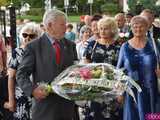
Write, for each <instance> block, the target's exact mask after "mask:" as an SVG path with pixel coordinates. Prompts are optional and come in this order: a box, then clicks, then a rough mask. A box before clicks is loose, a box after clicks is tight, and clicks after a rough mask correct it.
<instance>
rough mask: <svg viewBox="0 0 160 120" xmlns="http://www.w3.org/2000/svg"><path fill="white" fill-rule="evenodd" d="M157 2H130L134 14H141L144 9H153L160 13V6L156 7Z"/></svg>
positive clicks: (137, 0) (143, 0) (144, 0)
mask: <svg viewBox="0 0 160 120" xmlns="http://www.w3.org/2000/svg"><path fill="white" fill-rule="evenodd" d="M156 2H157V0H136V1H135V0H128V5H129V8H130V11H132V12H133V13H134V14H139V13H140V12H141V11H142V10H143V9H151V10H153V11H154V12H155V13H158V12H159V11H160V10H159V6H156Z"/></svg>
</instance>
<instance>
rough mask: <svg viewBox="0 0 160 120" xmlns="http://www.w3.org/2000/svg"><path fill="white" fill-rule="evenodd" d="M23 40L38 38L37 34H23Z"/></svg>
mask: <svg viewBox="0 0 160 120" xmlns="http://www.w3.org/2000/svg"><path fill="white" fill-rule="evenodd" d="M22 36H23V38H27V37H28V36H29V38H31V39H33V38H35V37H36V34H27V33H22Z"/></svg>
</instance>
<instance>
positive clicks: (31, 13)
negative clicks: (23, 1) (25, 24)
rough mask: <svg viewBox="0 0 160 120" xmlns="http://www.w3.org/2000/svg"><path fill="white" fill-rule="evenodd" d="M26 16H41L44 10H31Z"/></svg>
mask: <svg viewBox="0 0 160 120" xmlns="http://www.w3.org/2000/svg"><path fill="white" fill-rule="evenodd" d="M26 14H27V15H33V16H43V14H44V9H43V8H31V9H30V10H29V11H28V12H27V13H26Z"/></svg>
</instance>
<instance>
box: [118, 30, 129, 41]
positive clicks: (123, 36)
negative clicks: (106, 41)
mask: <svg viewBox="0 0 160 120" xmlns="http://www.w3.org/2000/svg"><path fill="white" fill-rule="evenodd" d="M128 38H129V33H128V32H126V33H123V32H120V33H119V34H118V41H119V43H120V44H123V43H124V42H126V41H127V40H128Z"/></svg>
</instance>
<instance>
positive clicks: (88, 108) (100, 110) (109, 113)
mask: <svg viewBox="0 0 160 120" xmlns="http://www.w3.org/2000/svg"><path fill="white" fill-rule="evenodd" d="M119 50H120V44H119V43H118V42H117V41H115V42H114V43H113V44H111V45H109V46H106V45H102V44H100V43H98V42H96V41H91V42H90V43H89V44H88V46H87V48H86V51H85V53H84V56H85V57H86V58H87V59H88V60H90V61H91V62H92V63H109V64H112V65H114V66H116V64H117V60H118V54H119ZM106 101H107V102H106ZM81 109H82V110H81V111H82V112H81V113H80V114H81V115H82V116H83V117H82V118H83V120H121V119H120V114H121V113H120V110H119V109H120V104H119V103H118V102H117V101H116V99H114V98H108V99H107V100H105V102H104V103H102V104H100V103H98V102H94V101H87V103H86V104H85V106H84V108H81Z"/></svg>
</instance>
